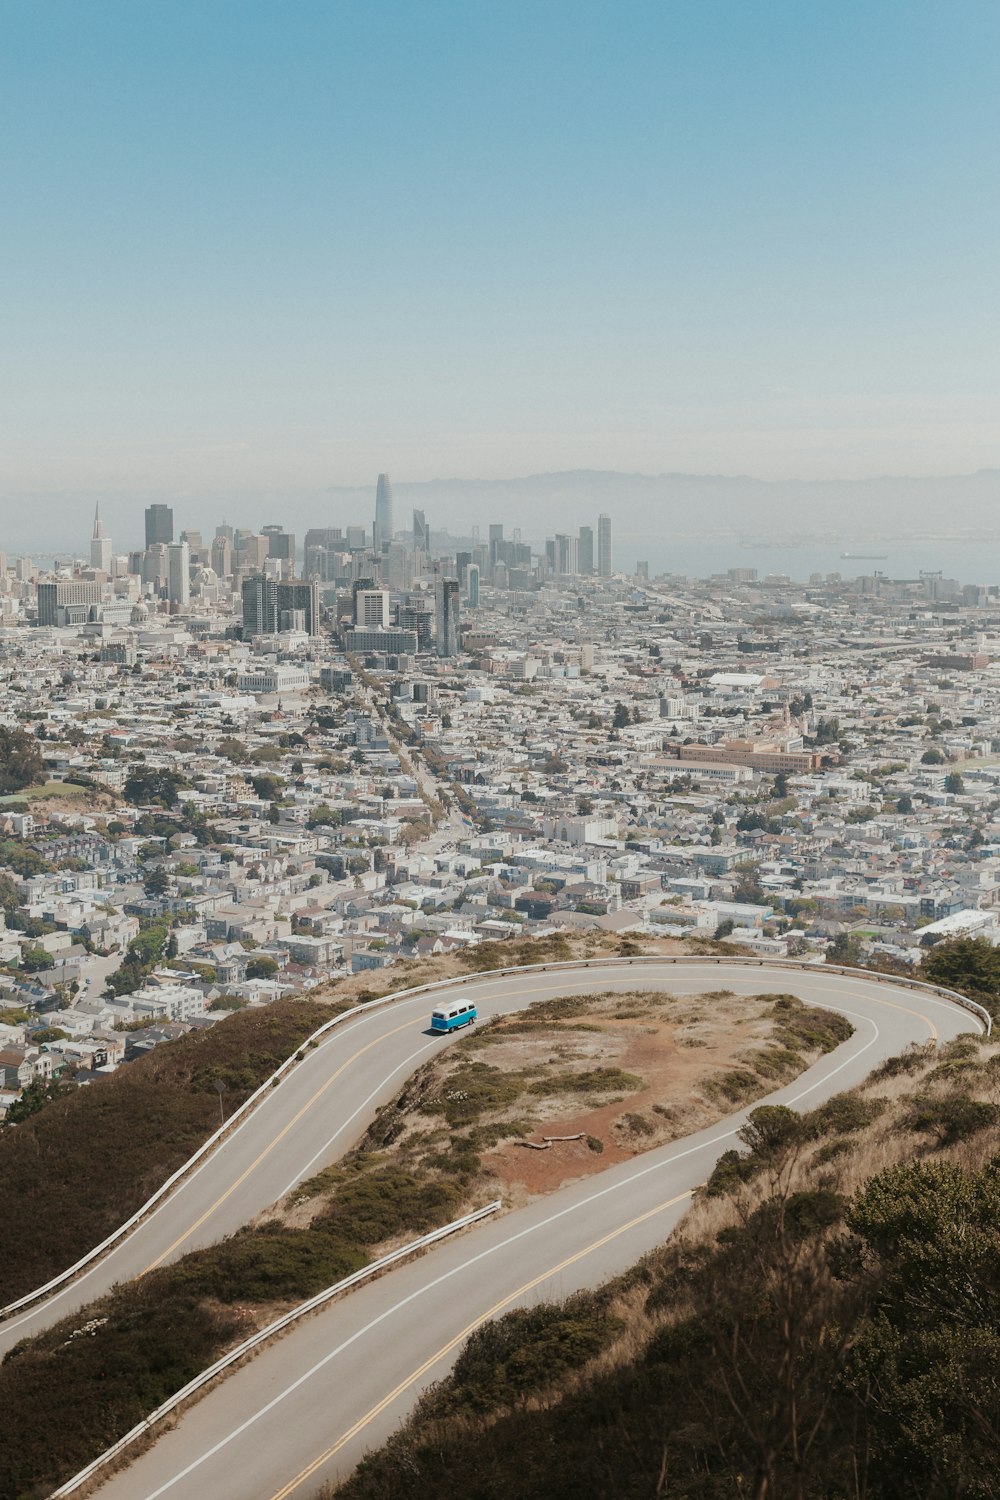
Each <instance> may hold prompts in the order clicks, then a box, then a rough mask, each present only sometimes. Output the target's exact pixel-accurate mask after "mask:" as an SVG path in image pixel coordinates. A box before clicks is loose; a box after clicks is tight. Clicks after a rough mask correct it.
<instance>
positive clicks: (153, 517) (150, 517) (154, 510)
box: [146, 505, 174, 547]
mask: <svg viewBox="0 0 1000 1500" xmlns="http://www.w3.org/2000/svg"><path fill="white" fill-rule="evenodd" d="M173 539H174V513H173V511H172V510H171V508H170V506H169V505H147V506H146V546H147V547H154V546H155V545H156V544H157V542H163V543H169V542H172V541H173Z"/></svg>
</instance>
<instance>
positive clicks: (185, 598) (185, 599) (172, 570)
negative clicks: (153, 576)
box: [167, 542, 191, 608]
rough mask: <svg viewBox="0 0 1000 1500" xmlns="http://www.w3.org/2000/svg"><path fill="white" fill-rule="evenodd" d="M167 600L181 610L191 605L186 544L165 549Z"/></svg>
mask: <svg viewBox="0 0 1000 1500" xmlns="http://www.w3.org/2000/svg"><path fill="white" fill-rule="evenodd" d="M167 598H168V599H169V600H170V602H171V604H179V605H181V607H182V608H183V607H184V606H186V605H188V604H190V603H191V549H190V547H189V546H188V544H187V542H171V543H170V546H169V547H168V548H167Z"/></svg>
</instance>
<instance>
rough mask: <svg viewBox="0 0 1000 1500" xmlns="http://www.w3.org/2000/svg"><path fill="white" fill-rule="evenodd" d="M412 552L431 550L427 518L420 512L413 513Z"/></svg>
mask: <svg viewBox="0 0 1000 1500" xmlns="http://www.w3.org/2000/svg"><path fill="white" fill-rule="evenodd" d="M413 550H414V552H429V551H430V550H431V528H430V527H429V526H428V524H427V517H426V515H425V514H424V512H423V511H422V510H415V511H414V512H413Z"/></svg>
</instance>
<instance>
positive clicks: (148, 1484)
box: [2, 960, 980, 1500]
mask: <svg viewBox="0 0 1000 1500" xmlns="http://www.w3.org/2000/svg"><path fill="white" fill-rule="evenodd" d="M723 987H724V988H726V989H730V990H734V991H736V992H738V993H754V992H760V991H775V990H779V991H784V992H791V993H794V994H797V995H799V996H800V997H801V998H802V999H803V1000H804V1001H806V1002H807V1003H810V1004H815V1005H823V1006H827V1007H829V1008H830V1009H832V1010H837V1011H840V1012H842V1013H843V1014H844V1015H846V1016H848V1017H849V1019H850V1020H851V1021H852V1023H853V1025H854V1027H855V1031H854V1035H853V1036H852V1038H851V1039H850V1040H849V1041H848V1042H846V1043H844V1044H843V1046H841V1047H839V1048H838V1049H837V1050H836V1051H835V1052H834V1053H832V1054H830V1055H829V1056H826V1057H824V1058H821V1059H820V1061H819V1062H817V1063H816V1064H815V1065H814V1066H813V1067H812V1068H810V1069H809V1070H808V1071H807V1072H806V1073H804V1074H803V1075H802V1076H801V1077H800V1078H798V1079H797V1080H796V1081H795V1082H794V1083H792V1084H790V1085H789V1086H788V1087H786V1088H784V1089H782V1090H780V1091H778V1092H777V1093H775V1094H773V1095H771V1096H770V1098H769V1101H768V1102H772V1103H785V1104H789V1105H795V1106H798V1107H801V1108H804V1109H807V1108H811V1107H813V1106H815V1105H816V1104H819V1103H820V1102H821V1101H822V1100H823V1099H824V1098H827V1097H829V1096H830V1095H831V1094H834V1093H837V1092H839V1091H840V1090H841V1089H844V1088H847V1087H850V1086H851V1085H852V1084H855V1083H857V1082H859V1081H860V1080H861V1079H863V1078H864V1077H865V1076H866V1075H867V1074H868V1073H869V1072H870V1070H871V1069H872V1068H873V1067H875V1066H876V1065H877V1064H878V1063H879V1062H881V1061H882V1060H884V1059H885V1058H886V1057H889V1056H892V1055H894V1054H896V1053H898V1052H900V1051H901V1050H902V1049H903V1048H905V1047H906V1046H907V1045H908V1044H909V1043H910V1042H914V1041H916V1042H924V1041H928V1040H932V1039H933V1040H939V1041H947V1040H949V1039H950V1038H952V1037H954V1036H956V1035H958V1034H959V1033H961V1032H966V1031H976V1030H978V1029H980V1027H979V1023H978V1021H976V1019H975V1018H974V1017H973V1016H971V1015H969V1014H968V1013H967V1012H965V1011H963V1010H961V1009H960V1008H959V1007H958V1006H955V1005H953V1004H952V1003H951V1002H949V1001H947V1000H944V999H939V998H937V997H935V996H932V995H927V994H924V993H922V992H920V991H919V990H910V989H907V988H905V987H904V986H896V985H888V984H885V983H879V982H877V981H874V980H871V979H865V978H863V977H862V976H861V975H860V974H858V975H854V974H850V975H838V974H835V973H831V972H830V970H829V969H824V968H822V967H817V969H816V971H815V973H813V972H807V971H803V970H794V969H792V970H789V969H782V968H781V967H780V966H777V965H775V966H767V965H764V966H757V965H749V964H746V963H740V962H735V963H723V964H722V965H720V966H715V965H714V964H706V963H705V962H701V963H698V962H691V961H687V960H685V961H682V962H681V963H673V964H671V963H663V964H656V963H643V964H637V965H635V966H634V967H631V966H630V967H622V966H621V965H606V964H601V963H595V964H594V965H593V966H592V967H591V968H589V969H586V970H579V969H577V970H570V971H566V972H562V973H559V972H554V971H550V972H547V973H518V974H512V975H509V976H507V977H505V978H484V979H481V980H470V981H469V983H468V984H467V985H465V986H463V991H462V993H463V996H464V995H469V996H470V997H472V998H474V999H475V1001H476V1003H477V1006H478V1008H479V1012H480V1015H481V1016H482V1017H484V1018H486V1017H489V1016H491V1015H495V1014H497V1013H498V1012H501V1011H511V1010H517V1009H520V1008H522V1007H524V1006H526V1005H529V1004H531V1002H532V1001H534V1000H539V999H544V998H546V997H552V996H555V995H565V994H579V993H585V992H587V991H592V990H598V991H606V990H609V989H613V990H633V989H663V990H669V991H671V992H674V993H699V992H701V991H704V990H707V989H715V988H723ZM451 994H452V995H454V994H455V990H454V989H452V990H451ZM431 1008H432V998H429V997H428V996H426V995H421V996H418V997H416V998H415V999H413V1000H403V1001H400V1002H396V1003H394V1004H392V1005H390V1006H387V1007H386V1008H385V1009H384V1010H381V1011H375V1012H372V1013H369V1014H368V1015H367V1016H366V1017H359V1018H357V1019H356V1020H352V1021H351V1022H350V1023H349V1024H347V1025H345V1026H343V1027H341V1028H339V1029H338V1030H337V1031H335V1032H334V1033H333V1034H332V1036H331V1038H330V1040H329V1041H327V1042H326V1043H325V1044H324V1045H323V1046H322V1047H320V1048H318V1049H317V1050H316V1051H315V1052H312V1053H310V1054H309V1056H308V1058H307V1060H306V1061H305V1062H304V1063H302V1064H301V1065H300V1066H299V1067H298V1069H297V1070H296V1071H294V1072H293V1073H292V1075H291V1079H290V1081H289V1082H288V1083H285V1084H282V1086H281V1087H280V1088H278V1089H276V1090H275V1092H274V1094H273V1095H272V1096H270V1097H268V1098H267V1100H266V1101H265V1103H264V1104H263V1105H262V1106H261V1107H260V1108H259V1109H258V1110H257V1111H256V1112H255V1113H254V1114H253V1115H252V1116H251V1117H250V1118H249V1119H248V1120H247V1122H246V1123H245V1124H244V1125H243V1126H242V1127H241V1128H240V1129H239V1130H238V1131H237V1132H236V1134H235V1135H234V1137H233V1138H232V1139H231V1140H230V1141H228V1142H227V1143H226V1144H225V1145H224V1146H223V1147H222V1148H221V1149H220V1150H219V1151H218V1152H217V1153H216V1154H215V1155H214V1156H213V1157H212V1158H211V1160H210V1161H209V1162H208V1163H206V1164H205V1165H204V1166H203V1167H202V1168H200V1169H199V1171H198V1172H196V1173H195V1174H194V1175H193V1176H192V1178H191V1179H189V1181H188V1182H186V1183H185V1184H184V1185H183V1187H181V1188H180V1189H178V1191H177V1192H176V1193H175V1194H174V1195H173V1196H172V1197H171V1198H170V1200H169V1201H168V1203H167V1204H166V1205H165V1206H164V1207H163V1208H162V1209H160V1210H159V1211H158V1212H157V1213H156V1214H154V1215H152V1216H151V1218H150V1219H149V1220H148V1221H147V1222H146V1223H145V1224H144V1225H143V1226H142V1228H141V1229H140V1230H138V1231H137V1232H136V1233H135V1234H134V1235H133V1236H132V1237H131V1238H130V1239H129V1240H128V1241H127V1242H126V1243H125V1244H124V1245H123V1246H122V1247H121V1249H119V1250H118V1251H116V1252H115V1254H114V1255H113V1256H111V1257H109V1258H108V1260H106V1261H105V1262H103V1263H102V1264H101V1266H100V1267H98V1268H97V1269H96V1270H95V1271H94V1272H92V1273H91V1274H90V1276H88V1277H86V1278H84V1279H83V1281H82V1282H80V1283H77V1284H76V1285H75V1286H74V1287H73V1289H72V1290H71V1291H69V1292H68V1293H64V1294H63V1295H62V1297H61V1298H59V1299H56V1300H55V1303H54V1305H53V1304H52V1303H50V1304H46V1305H45V1307H44V1308H43V1309H42V1310H41V1311H40V1313H38V1314H31V1315H29V1316H28V1318H26V1319H23V1320H21V1323H20V1327H19V1328H16V1333H15V1336H22V1335H23V1333H24V1332H25V1331H27V1330H28V1329H30V1327H31V1325H32V1320H33V1319H36V1318H37V1319H38V1324H37V1326H43V1325H44V1324H45V1323H46V1322H51V1321H52V1319H53V1318H54V1317H56V1316H62V1315H63V1313H65V1311H66V1310H67V1309H68V1308H69V1307H72V1306H75V1305H78V1304H79V1303H80V1302H82V1301H84V1300H87V1299H89V1298H92V1297H93V1296H95V1295H96V1293H97V1292H98V1291H100V1290H103V1289H104V1288H105V1287H106V1286H108V1285H110V1284H111V1283H112V1282H113V1281H116V1280H121V1279H124V1278H125V1277H128V1276H132V1275H135V1274H137V1273H138V1272H141V1271H143V1270H145V1269H146V1268H147V1267H149V1266H152V1265H158V1264H162V1263H163V1262H165V1261H168V1260H171V1259H173V1258H175V1257H177V1256H179V1255H182V1254H184V1253H185V1252H186V1251H187V1250H189V1249H192V1248H193V1247H195V1246H196V1245H203V1244H208V1243H210V1242H212V1241H215V1240H217V1239H219V1238H220V1237H221V1236H223V1235H225V1234H228V1233H230V1232H231V1231H232V1230H233V1229H235V1228H237V1227H238V1226H239V1225H240V1224H242V1223H244V1222H245V1221H246V1220H247V1219H248V1218H250V1217H252V1216H253V1215H254V1214H256V1213H258V1212H259V1211H260V1210H261V1209H263V1208H266V1207H267V1206H268V1205H269V1204H271V1203H272V1202H274V1201H275V1200H276V1199H277V1198H279V1197H280V1196H281V1195H282V1194H283V1193H284V1192H285V1191H287V1189H288V1188H290V1187H292V1186H293V1185H294V1184H295V1183H296V1182H298V1181H299V1180H301V1179H302V1178H303V1177H306V1176H309V1175H310V1174H311V1173H313V1172H315V1171H317V1170H318V1169H319V1168H320V1167H321V1166H322V1165H323V1164H324V1163H326V1162H329V1161H330V1160H332V1159H334V1158H335V1157H337V1156H338V1155H340V1154H341V1153H342V1152H343V1151H344V1150H346V1149H347V1148H348V1147H349V1146H350V1145H351V1144H352V1143H353V1142H354V1141H355V1140H357V1139H358V1137H359V1136H360V1135H361V1134H362V1132H363V1131H364V1129H365V1126H366V1125H367V1123H368V1122H369V1120H370V1119H371V1117H372V1115H373V1113H374V1111H375V1109H376V1108H377V1106H378V1105H379V1104H380V1103H382V1102H385V1101H386V1100H388V1099H389V1098H391V1097H392V1096H393V1095H394V1094H395V1092H396V1091H397V1090H398V1088H399V1086H400V1084H401V1082H402V1080H403V1079H404V1078H405V1077H406V1076H407V1075H408V1074H409V1073H411V1072H412V1071H413V1070H414V1068H416V1067H417V1066H418V1065H419V1064H420V1063H421V1062H423V1061H424V1060H426V1058H427V1057H429V1056H430V1054H431V1052H432V1051H433V1050H435V1049H437V1048H440V1047H441V1046H446V1045H447V1042H446V1041H444V1040H443V1039H439V1038H433V1037H431V1036H429V1035H427V1033H426V1029H425V1028H426V1026H427V1022H428V1017H429V1013H430V1010H431ZM760 1102H762V1101H757V1103H760ZM745 1116H746V1111H741V1112H739V1113H738V1114H734V1115H733V1116H731V1117H730V1118H729V1119H727V1120H726V1121H724V1122H720V1123H719V1124H717V1125H715V1126H713V1127H711V1128H709V1129H708V1130H705V1131H702V1132H700V1133H698V1134H697V1135H694V1136H691V1137H689V1138H687V1139H685V1140H683V1141H678V1142H674V1143H673V1144H671V1145H669V1146H665V1147H662V1148H660V1149H658V1150H656V1151H651V1152H649V1153H647V1154H645V1155H643V1156H640V1157H638V1158H636V1159H635V1160H633V1161H631V1162H627V1163H622V1164H620V1165H618V1166H615V1167H612V1168H610V1169H609V1170H608V1171H606V1172H603V1173H601V1174H599V1175H598V1176H596V1177H588V1178H586V1179H585V1180H583V1181H581V1182H578V1183H574V1184H571V1185H569V1186H568V1187H565V1188H563V1189H561V1190H560V1191H559V1192H557V1193H555V1194H553V1195H551V1196H549V1197H546V1198H544V1199H541V1200H539V1201H537V1202H534V1203H532V1204H531V1205H529V1206H528V1207H527V1208H524V1209H520V1210H518V1211H517V1212H514V1213H511V1214H508V1215H506V1216H504V1217H502V1218H500V1219H497V1220H493V1221H487V1223H486V1224H484V1225H480V1226H477V1227H476V1228H474V1229H472V1230H469V1231H467V1232H465V1233H463V1234H461V1235H459V1236H456V1237H455V1238H454V1239H452V1240H449V1241H447V1242H445V1243H444V1244H442V1245H441V1246H439V1247H437V1248H436V1249H434V1250H433V1251H431V1252H429V1253H428V1254H426V1255H424V1256H422V1257H420V1258H419V1259H417V1260H414V1261H413V1262H411V1263H409V1264H407V1265H404V1266H402V1267H400V1268H398V1269H396V1270H394V1271H393V1272H391V1273H390V1274H388V1275H386V1276H384V1277H383V1278H381V1279H379V1280H377V1281H375V1282H373V1283H371V1284H369V1285H366V1286H364V1287H362V1288H361V1289H359V1290H356V1291H354V1292H353V1293H351V1294H350V1295H348V1296H346V1297H345V1298H343V1299H342V1300H340V1301H338V1302H337V1303H335V1304H333V1305H331V1306H330V1307H329V1308H328V1309H326V1310H325V1311H324V1312H322V1313H320V1314H318V1315H316V1316H315V1317H313V1318H310V1319H307V1320H305V1321H304V1322H303V1323H302V1324H301V1325H299V1326H298V1327H297V1328H295V1329H294V1330H293V1331H292V1332H291V1333H289V1334H287V1335H286V1336H285V1337H284V1338H282V1339H280V1340H278V1341H277V1342H276V1343H274V1344H273V1345H272V1346H271V1347H270V1348H268V1349H267V1350H265V1351H264V1352H263V1353H262V1354H260V1355H258V1356H257V1357H256V1358H255V1359H254V1360H252V1361H251V1362H250V1363H248V1364H247V1365H246V1366H244V1367H243V1368H242V1369H240V1370H238V1371H237V1372H236V1373H235V1374H234V1375H232V1376H230V1377H229V1379H228V1380H226V1381H224V1382H223V1383H221V1384H220V1385H219V1386H218V1387H217V1388H216V1389H215V1390H214V1391H213V1392H212V1393H211V1394H210V1395H208V1396H207V1397H205V1398H204V1399H203V1400H202V1401H200V1402H199V1403H197V1404H196V1405H194V1406H193V1407H191V1408H190V1409H189V1410H188V1411H187V1412H186V1413H185V1414H184V1416H183V1417H182V1418H181V1419H180V1421H179V1422H178V1425H177V1426H176V1427H175V1428H173V1429H172V1430H170V1431H167V1432H165V1433H164V1434H163V1436H162V1437H160V1439H159V1440H158V1441H157V1442H156V1444H155V1445H154V1446H153V1447H152V1448H151V1449H150V1450H148V1451H147V1452H146V1453H145V1454H143V1455H142V1456H141V1457H140V1458H138V1459H137V1460H136V1461H135V1463H134V1464H132V1466H131V1467H130V1468H128V1469H127V1470H125V1471H123V1472H122V1473H120V1474H118V1475H116V1476H115V1477H114V1478H112V1479H111V1480H109V1482H108V1483H107V1485H106V1486H104V1487H103V1488H102V1491H101V1494H102V1496H106V1497H108V1500H156V1497H158V1496H161V1495H169V1496H170V1497H171V1500H234V1497H239V1500H284V1497H286V1496H291V1495H297V1496H307V1495H310V1494H312V1493H313V1492H314V1491H315V1490H316V1489H317V1488H318V1487H319V1485H320V1484H321V1483H322V1482H325V1481H326V1480H330V1479H334V1478H336V1477H338V1476H339V1477H342V1476H343V1475H344V1474H346V1473H348V1472H350V1470H351V1469H353V1468H354V1466H355V1465H356V1463H357V1462H358V1460H359V1459H360V1457H361V1456H362V1455H363V1453H365V1452H366V1451H367V1450H368V1449H370V1448H371V1447H374V1446H377V1445H378V1444H379V1443H381V1442H382V1441H383V1440H384V1438H385V1437H386V1436H387V1435H388V1434H389V1433H390V1432H391V1431H392V1430H393V1429H394V1428H395V1427H396V1426H398V1424H399V1422H400V1421H401V1420H402V1419H403V1418H404V1417H405V1415H406V1414H407V1412H408V1411H409V1410H410V1409H411V1407H412V1405H413V1403H414V1401H415V1399H416V1397H417V1396H418V1395H419V1393H420V1392H421V1391H422V1390H423V1389H425V1388H426V1386H427V1385H428V1384H430V1383H431V1382H433V1381H435V1380H437V1379H440V1378H441V1376H442V1375H444V1374H445V1373H446V1372H447V1370H448V1369H449V1367H450V1365H451V1364H452V1362H453V1361H454V1358H455V1356H456V1354H457V1351H458V1349H459V1348H460V1346H461V1344H462V1342H463V1341H464V1339H465V1338H466V1337H467V1336H468V1334H469V1332H471V1330H472V1329H473V1328H474V1327H476V1326H477V1324H478V1323H480V1322H482V1321H484V1320H485V1319H487V1318H489V1317H492V1316H496V1315H497V1314H499V1313H501V1312H503V1311H506V1310H507V1309H508V1308H510V1307H514V1306H517V1305H523V1304H525V1303H528V1302H531V1301H532V1300H537V1299H549V1298H554V1297H555V1298H558V1297H562V1296H565V1295H567V1294H568V1293H570V1292H572V1291H573V1290H575V1289H577V1288H579V1287H582V1286H586V1285H593V1284H595V1283H598V1282H600V1281H601V1280H603V1279H605V1278H606V1277H608V1276H610V1275H613V1274H615V1273H617V1272H619V1271H622V1270H624V1269H625V1268H626V1267H627V1266H629V1265H631V1264H632V1263H633V1262H634V1261H635V1260H636V1259H637V1258H638V1257H639V1256H640V1255H642V1254H643V1253H645V1252H646V1251H647V1250H649V1249H651V1248H653V1247H654V1246H655V1245H657V1244H659V1243H660V1242H661V1241H662V1240H663V1238H664V1237H665V1235H666V1234H667V1233H668V1232H669V1231H670V1229H671V1228H672V1227H673V1226H674V1224H676V1222H677V1221H678V1219H679V1218H680V1216H681V1215H682V1214H683V1212H684V1210H685V1208H686V1207H687V1204H688V1202H689V1199H690V1194H691V1191H692V1189H693V1188H694V1187H696V1186H697V1185H698V1184H699V1183H701V1182H703V1181H704V1180H705V1178H706V1177H707V1176H708V1174H709V1172H710V1171H711V1168H712V1165H713V1164H714V1162H715V1161H716V1159H717V1158H718V1156H719V1155H720V1153H721V1152H722V1151H724V1150H726V1149H728V1148H729V1147H731V1146H732V1145H733V1143H734V1136H735V1133H736V1131H737V1130H738V1129H739V1127H740V1125H741V1124H742V1122H743V1120H744V1119H745ZM16 1323H17V1320H15V1326H16ZM2 1332H3V1334H4V1335H6V1337H7V1339H8V1342H9V1341H10V1333H9V1332H8V1327H7V1325H5V1326H4V1327H3V1329H2Z"/></svg>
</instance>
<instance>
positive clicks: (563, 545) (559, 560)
mask: <svg viewBox="0 0 1000 1500" xmlns="http://www.w3.org/2000/svg"><path fill="white" fill-rule="evenodd" d="M555 543H556V546H555V553H556V572H557V573H560V574H564V575H565V574H569V575H571V576H572V575H573V574H575V573H576V572H578V570H579V564H578V562H577V543H576V537H575V536H565V535H560V534H558V533H557V535H556V538H555Z"/></svg>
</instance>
